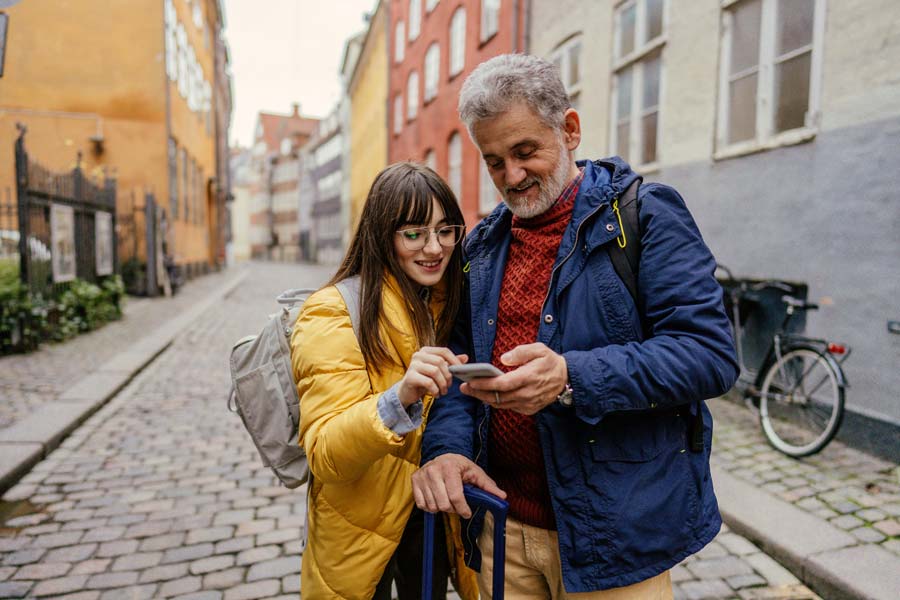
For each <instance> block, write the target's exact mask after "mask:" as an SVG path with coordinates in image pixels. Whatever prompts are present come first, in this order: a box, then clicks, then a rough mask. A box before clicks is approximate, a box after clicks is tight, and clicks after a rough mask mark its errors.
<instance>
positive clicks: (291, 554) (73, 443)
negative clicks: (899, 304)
mask: <svg viewBox="0 0 900 600" xmlns="http://www.w3.org/2000/svg"><path fill="white" fill-rule="evenodd" d="M248 272H249V275H248V279H246V280H245V281H244V284H243V285H241V286H239V287H238V288H236V289H235V290H234V291H233V292H232V293H231V294H230V295H228V296H226V297H225V298H224V299H222V300H220V301H217V302H215V303H214V304H212V305H211V307H210V308H209V309H208V310H206V311H205V312H204V313H203V314H202V316H201V317H200V318H198V319H196V320H195V321H193V322H192V323H191V324H190V325H189V326H188V327H186V328H185V329H184V330H183V331H182V333H181V334H180V335H178V336H177V337H176V339H175V340H174V342H173V343H172V344H171V346H169V347H168V348H167V349H166V350H165V351H164V352H162V353H161V354H160V355H159V356H158V357H157V358H156V359H155V360H154V361H153V362H152V363H150V365H149V366H147V367H146V368H145V369H144V370H143V371H142V372H141V373H140V374H139V375H137V377H135V378H134V379H133V380H132V381H131V382H130V383H129V384H128V385H127V386H126V387H125V388H124V389H123V390H122V391H121V392H120V393H118V394H117V395H116V396H115V398H114V399H112V400H111V401H110V402H109V403H108V404H106V405H105V406H104V407H103V408H101V409H100V410H99V411H98V412H96V413H95V414H94V415H93V416H92V417H90V418H89V419H88V420H87V421H85V422H84V423H83V424H82V425H81V426H80V427H79V428H78V429H77V430H75V432H74V433H72V434H71V435H70V436H69V437H68V438H66V439H65V440H64V441H63V442H62V444H61V445H60V446H59V447H58V448H57V449H56V450H54V451H53V452H51V453H50V454H49V456H48V457H47V458H46V459H45V460H43V461H42V462H40V463H39V464H37V465H36V466H35V467H34V468H33V469H32V470H31V472H30V473H28V474H27V475H25V477H24V478H23V479H22V480H21V481H20V482H19V483H18V484H17V485H16V486H15V487H13V488H11V489H10V490H9V491H8V492H7V493H6V494H5V496H4V497H3V503H2V504H0V598H67V599H70V600H71V599H79V600H110V599H117V598H122V599H125V598H127V599H134V598H184V599H193V600H201V599H202V600H206V599H211V600H212V599H221V600H241V599H247V600H249V599H256V598H278V599H281V598H297V597H298V596H299V569H300V556H299V555H300V541H299V536H300V526H301V525H302V523H303V510H302V507H303V504H302V491H289V490H286V489H284V488H281V487H279V486H278V485H276V481H275V479H274V478H273V477H272V476H271V474H270V473H269V471H268V470H267V469H265V468H263V467H262V466H261V464H260V462H259V459H258V457H257V455H256V451H255V449H254V448H253V446H252V444H251V442H250V440H249V438H248V437H247V436H246V434H245V432H244V431H243V429H242V427H241V425H240V422H239V419H238V418H237V417H236V416H235V415H232V414H230V413H228V412H227V411H226V409H225V395H226V392H227V390H228V386H229V379H228V370H227V356H228V350H229V349H230V345H231V343H232V342H234V341H235V340H236V339H238V338H240V337H241V336H243V335H245V334H247V333H250V332H254V331H256V330H257V329H258V328H259V327H260V326H261V325H262V323H263V322H264V320H265V315H266V314H267V313H269V312H272V311H274V310H275V308H276V307H275V304H274V301H273V297H274V295H275V294H277V293H278V292H279V291H281V290H282V289H283V288H285V287H289V286H297V285H307V284H309V285H315V284H316V283H319V282H321V281H322V280H324V279H325V277H326V276H327V275H328V274H329V272H330V269H322V268H310V267H300V266H287V265H268V264H258V265H254V266H253V268H252V269H250V270H249V271H248ZM149 309H150V307H148V310H149ZM61 351H65V350H64V349H63V350H61ZM83 351H84V352H87V351H88V349H87V348H84V349H83ZM101 351H105V349H104V350H101ZM722 420H723V421H727V419H725V418H724V417H722ZM729 427H730V425H728V424H725V425H722V424H720V425H719V430H718V432H719V433H718V437H717V447H718V446H719V445H721V443H722V442H721V440H722V439H730V438H728V437H727V432H728V429H729ZM735 429H737V426H735ZM751 431H754V429H751ZM735 436H738V434H737V433H736V434H735ZM739 446H740V445H739V444H737V443H736V444H735V447H739ZM730 448H731V447H730V446H729V448H728V449H724V450H722V452H723V453H726V452H731V449H730ZM717 452H718V450H717ZM729 477H732V478H733V479H735V480H737V477H736V475H729ZM717 485H719V484H718V482H717ZM719 487H722V486H721V485H719ZM721 492H727V490H725V489H722V490H721V491H720V493H721ZM879 510H882V511H885V508H884V504H882V505H880V508H879ZM723 512H724V510H723ZM771 533H772V534H773V535H776V534H777V533H778V531H777V530H775V531H772V532H771ZM765 541H766V540H762V542H761V543H760V545H762V543H763V542H765ZM760 545H755V544H753V543H751V542H750V541H748V540H747V539H746V538H745V537H742V536H741V535H738V533H737V532H735V531H734V530H733V529H729V528H727V527H725V528H723V530H722V532H721V533H720V534H719V536H718V537H717V538H716V540H715V541H714V542H713V543H711V544H710V545H709V546H707V548H705V549H704V550H703V551H702V552H700V553H699V554H697V555H696V556H694V557H691V558H690V559H688V560H686V561H685V562H684V563H683V564H682V565H679V566H678V567H676V568H675V569H674V571H673V581H674V582H675V589H674V591H675V594H676V597H677V598H687V599H702V598H744V599H750V598H781V599H788V598H791V599H798V600H799V599H805V598H818V596H816V595H815V594H813V593H812V592H810V591H809V589H807V588H806V587H805V586H804V585H802V584H801V583H800V582H799V581H798V579H797V578H796V577H795V576H794V575H792V574H791V573H790V572H789V571H787V570H786V569H785V568H784V567H783V566H782V565H781V564H779V561H778V560H775V559H773V558H772V556H771V553H770V552H768V551H767V550H763V549H760ZM889 547H890V546H889Z"/></svg>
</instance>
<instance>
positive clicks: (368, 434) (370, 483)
mask: <svg viewBox="0 0 900 600" xmlns="http://www.w3.org/2000/svg"><path fill="white" fill-rule="evenodd" d="M433 296H434V297H433V298H432V302H431V310H432V314H433V315H435V317H437V315H438V314H439V312H440V310H441V308H442V307H443V298H442V297H440V294H437V293H435V294H433ZM382 310H383V317H384V318H383V320H382V323H383V324H384V323H389V324H390V325H389V326H385V325H382V328H381V335H382V339H383V340H384V341H385V342H386V346H387V348H388V351H389V353H390V355H391V358H392V359H393V360H392V361H391V363H392V364H391V365H389V366H387V367H385V368H383V370H382V371H381V372H380V373H379V372H375V371H374V370H367V369H366V365H365V362H364V360H363V356H362V351H361V350H360V347H359V343H358V342H357V339H356V336H355V334H354V333H353V328H352V325H351V323H350V317H349V314H348V312H347V307H346V306H345V304H344V302H343V299H342V298H341V295H340V293H339V292H338V291H337V289H336V288H334V287H333V286H332V287H327V288H325V289H322V290H320V291H318V292H316V293H315V294H313V295H312V296H310V297H309V299H308V300H307V301H306V303H305V304H304V305H303V309H302V311H301V312H300V315H299V317H298V319H297V323H296V326H295V327H294V333H293V336H292V338H291V359H292V363H293V369H294V376H295V378H296V380H297V382H298V383H297V390H298V392H299V394H300V398H301V401H300V408H301V410H300V415H301V417H300V443H301V444H302V445H303V447H304V449H305V450H306V455H307V458H308V460H309V468H310V472H311V473H312V490H311V492H310V495H309V523H308V525H309V544H308V546H307V547H306V550H305V551H304V553H303V568H302V575H301V589H302V594H303V597H304V598H311V599H313V598H314V599H316V600H319V599H321V598H346V599H356V598H359V599H368V598H371V597H372V594H373V593H374V591H375V586H376V585H377V584H378V581H379V580H380V579H381V576H382V574H383V572H384V568H385V566H386V565H387V563H388V561H389V560H390V557H391V555H392V554H393V553H394V550H396V548H397V545H398V543H399V542H400V537H401V536H402V534H403V529H404V527H405V526H406V522H407V520H408V518H409V515H410V512H411V511H412V507H413V495H412V481H411V477H412V474H413V473H414V472H415V470H416V469H417V468H418V465H419V459H420V455H421V446H422V431H423V427H420V428H419V429H418V430H416V431H413V432H410V433H408V434H407V435H405V436H402V437H401V436H397V435H396V434H394V433H393V432H392V431H391V430H390V429H388V428H387V427H385V426H384V424H383V423H382V422H381V418H380V417H379V416H378V410H377V405H378V399H379V398H380V396H381V394H382V393H383V392H384V391H386V390H387V389H388V388H390V387H391V386H392V385H394V384H395V383H397V382H398V381H400V379H401V378H402V377H403V375H404V373H405V372H406V367H405V365H408V364H409V362H410V360H411V358H412V355H413V353H414V352H416V350H418V345H417V343H416V340H415V337H414V335H413V334H412V331H413V329H412V324H411V321H410V319H409V316H408V314H407V311H406V309H405V307H404V305H403V301H402V297H401V296H400V293H399V292H398V291H397V288H396V284H395V283H394V282H393V280H391V279H390V278H389V279H388V280H387V281H386V282H385V286H384V292H383V294H382ZM431 402H432V398H431V397H430V396H426V397H425V398H424V404H425V406H424V417H425V419H427V415H428V411H429V409H430V407H431ZM469 574H472V573H471V572H469ZM467 575H468V574H467ZM472 575H474V574H472ZM465 587H467V588H468V587H469V586H468V585H467V586H465ZM467 591H468V590H467ZM466 596H468V597H471V593H467V594H466Z"/></svg>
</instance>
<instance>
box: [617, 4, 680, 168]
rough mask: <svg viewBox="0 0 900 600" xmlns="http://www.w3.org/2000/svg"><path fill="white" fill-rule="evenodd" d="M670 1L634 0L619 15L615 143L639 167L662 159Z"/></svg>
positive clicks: (619, 153)
mask: <svg viewBox="0 0 900 600" xmlns="http://www.w3.org/2000/svg"><path fill="white" fill-rule="evenodd" d="M665 8H666V6H665V0H632V1H631V2H626V3H625V4H623V5H622V6H621V8H619V10H617V11H616V17H615V28H616V31H615V40H614V47H615V50H616V59H615V62H614V65H615V66H614V69H613V98H612V109H613V110H612V127H611V128H610V132H611V138H612V139H611V144H610V146H611V147H612V148H613V152H614V153H615V154H618V155H619V156H621V157H622V158H624V159H625V160H627V161H629V162H632V163H634V164H643V165H646V164H650V163H654V162H656V161H657V160H658V159H659V156H658V151H657V141H658V138H659V104H660V89H661V86H662V66H663V60H662V54H663V46H664V44H665V37H664V34H665Z"/></svg>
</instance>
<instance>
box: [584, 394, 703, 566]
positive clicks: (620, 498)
mask: <svg viewBox="0 0 900 600" xmlns="http://www.w3.org/2000/svg"><path fill="white" fill-rule="evenodd" d="M685 432H686V426H685V421H684V419H683V418H682V417H681V416H678V415H677V414H676V413H675V412H674V411H661V412H656V411H653V412H646V411H641V412H635V413H618V414H614V415H609V416H608V417H605V418H604V419H603V420H602V421H601V422H600V423H598V425H597V426H596V427H595V431H593V432H592V437H591V438H590V439H589V440H588V444H589V446H590V450H589V452H587V455H588V461H589V463H590V464H589V465H587V485H588V490H589V491H590V492H591V493H592V495H593V497H594V498H595V500H594V504H593V506H594V510H595V511H596V512H595V514H594V515H592V519H591V522H592V523H593V524H594V526H595V527H596V528H597V533H596V535H595V539H597V540H602V542H601V543H602V550H603V552H602V553H600V554H601V555H602V556H603V557H609V558H608V560H607V558H603V559H602V560H603V561H604V565H603V569H604V573H605V574H606V575H608V576H614V575H618V574H621V573H626V572H630V571H636V570H639V569H641V568H646V567H649V566H651V565H654V564H658V563H660V562H664V561H666V560H671V559H672V557H674V556H675V555H676V554H677V553H678V552H679V551H680V549H682V548H684V547H685V546H686V545H687V544H689V543H690V542H691V540H692V539H693V538H692V533H691V530H692V527H693V523H694V522H695V519H696V513H697V494H698V492H697V483H696V482H695V481H694V477H693V475H692V471H691V464H690V463H691V456H692V455H691V453H690V452H687V451H686V450H685V442H686V435H685ZM613 557H614V558H613Z"/></svg>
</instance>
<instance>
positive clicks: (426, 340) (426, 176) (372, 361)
mask: <svg viewBox="0 0 900 600" xmlns="http://www.w3.org/2000/svg"><path fill="white" fill-rule="evenodd" d="M432 199H435V200H437V202H438V204H439V205H440V206H441V208H442V209H443V211H444V220H445V223H446V224H448V225H464V224H465V221H464V219H463V215H462V211H460V209H459V204H458V203H457V201H456V197H455V196H454V194H453V191H452V190H451V189H450V187H449V186H448V185H447V184H446V182H444V180H443V179H441V177H440V176H439V175H438V174H437V173H435V172H434V171H432V170H431V169H429V168H428V167H426V166H424V165H420V164H418V163H413V162H400V163H394V164H392V165H390V166H388V167H387V168H386V169H384V170H383V171H382V172H381V173H379V174H378V176H377V177H375V181H374V182H373V183H372V187H371V188H370V189H369V195H368V197H367V198H366V203H365V206H364V207H363V211H362V215H361V217H360V220H359V226H358V227H357V229H356V233H355V234H354V236H353V239H352V241H351V242H350V247H349V248H348V249H347V254H346V255H345V256H344V260H343V261H342V262H341V266H340V267H339V268H338V271H337V273H335V275H334V277H332V279H331V281H329V282H328V285H334V284H335V283H337V282H339V281H342V280H344V279H347V278H348V277H353V276H355V275H359V276H360V280H361V289H360V324H359V345H360V348H361V349H362V353H363V357H364V358H365V360H366V364H368V365H370V366H372V367H374V369H375V370H376V371H381V370H382V368H383V367H385V366H386V365H387V364H388V363H389V362H390V361H391V358H390V355H389V353H388V350H387V346H386V345H385V343H384V340H382V339H381V335H380V334H379V323H380V317H381V308H382V307H381V293H382V288H383V286H384V281H385V272H387V273H390V274H391V275H393V276H394V278H395V279H396V280H397V282H398V284H399V285H400V292H401V294H402V295H403V300H404V304H405V305H406V309H407V311H408V313H409V315H410V318H411V320H412V324H413V330H414V331H413V333H414V335H415V336H416V340H417V341H418V344H419V346H420V347H421V346H427V345H433V344H438V345H444V344H446V343H447V341H448V340H449V338H450V332H451V331H452V329H453V321H454V319H455V318H456V313H457V311H458V310H459V306H460V302H461V299H462V294H463V271H462V269H463V264H462V243H459V244H457V245H456V246H455V247H454V248H453V253H452V254H451V255H450V261H449V263H448V264H447V270H446V271H445V272H444V277H443V281H444V283H445V284H446V303H445V304H444V308H443V310H442V311H441V314H440V315H439V316H438V318H437V319H436V321H435V322H434V325H432V320H431V311H430V310H429V307H428V305H427V304H426V302H425V301H424V300H423V297H422V295H420V293H419V291H420V287H419V285H418V284H417V283H415V282H414V281H412V280H410V279H409V277H408V276H407V275H406V274H405V273H404V272H403V269H402V268H401V267H400V263H399V262H398V261H397V256H396V254H395V250H394V236H395V235H396V232H397V231H398V230H399V229H402V228H403V227H405V226H422V225H428V224H429V223H430V222H431V213H432V210H433V202H432ZM384 326H387V327H391V326H392V324H390V323H387V322H385V323H384Z"/></svg>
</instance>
